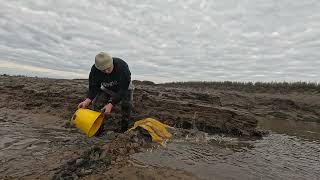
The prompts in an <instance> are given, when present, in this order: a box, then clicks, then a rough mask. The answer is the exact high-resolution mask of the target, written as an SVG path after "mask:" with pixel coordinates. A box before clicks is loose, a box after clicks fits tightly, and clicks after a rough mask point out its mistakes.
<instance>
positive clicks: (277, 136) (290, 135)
mask: <svg viewBox="0 0 320 180" xmlns="http://www.w3.org/2000/svg"><path fill="white" fill-rule="evenodd" d="M259 126H260V128H261V129H266V130H270V131H271V133H270V134H269V135H268V136H266V137H264V138H263V139H260V140H250V139H240V138H234V137H227V136H221V135H213V136H209V135H207V134H204V133H200V132H199V133H196V135H194V136H186V137H184V138H179V139H174V140H173V141H171V142H168V143H167V148H165V149H163V148H158V149H148V150H147V151H145V152H142V153H139V154H135V155H133V156H132V157H133V158H134V159H135V161H136V163H140V162H142V163H143V164H147V165H149V166H154V167H171V168H176V169H181V170H186V171H188V172H192V173H194V174H195V175H197V176H198V177H199V178H203V179H288V180H289V179H290V180H291V179H308V180H311V179H315V180H316V179H320V124H319V123H315V122H301V121H300V122H299V121H279V120H278V121H275V120H268V121H264V122H261V123H260V125H259Z"/></svg>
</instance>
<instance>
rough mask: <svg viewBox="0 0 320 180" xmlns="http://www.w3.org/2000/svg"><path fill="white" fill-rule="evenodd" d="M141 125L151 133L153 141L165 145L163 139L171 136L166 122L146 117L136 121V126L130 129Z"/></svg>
mask: <svg viewBox="0 0 320 180" xmlns="http://www.w3.org/2000/svg"><path fill="white" fill-rule="evenodd" d="M137 127H141V128H143V129H145V130H147V131H148V133H149V134H150V135H151V138H152V141H153V142H158V143H160V144H162V145H163V141H164V140H166V139H170V138H171V136H172V135H171V133H170V132H168V130H167V128H168V127H169V126H168V125H166V124H163V123H161V122H159V121H157V120H155V119H152V118H146V119H143V120H140V121H136V122H135V123H134V126H133V127H132V128H130V129H129V131H131V130H133V129H135V128H137Z"/></svg>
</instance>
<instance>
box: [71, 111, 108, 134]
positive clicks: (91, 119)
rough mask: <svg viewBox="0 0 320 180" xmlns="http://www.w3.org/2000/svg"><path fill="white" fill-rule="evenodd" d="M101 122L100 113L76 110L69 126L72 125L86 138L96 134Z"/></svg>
mask: <svg viewBox="0 0 320 180" xmlns="http://www.w3.org/2000/svg"><path fill="white" fill-rule="evenodd" d="M102 122H103V116H102V114H101V113H100V112H96V111H92V110H90V109H82V108H80V109H78V110H77V111H76V112H75V113H74V115H73V116H72V118H71V124H74V125H75V126H76V127H77V128H79V129H80V130H81V131H82V132H84V133H85V134H86V135H87V136H88V137H92V136H93V135H95V134H96V132H97V131H98V129H99V128H100V126H101V124H102Z"/></svg>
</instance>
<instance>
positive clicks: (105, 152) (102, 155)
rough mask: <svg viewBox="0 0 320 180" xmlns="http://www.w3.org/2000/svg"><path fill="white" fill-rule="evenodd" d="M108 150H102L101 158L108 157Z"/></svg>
mask: <svg viewBox="0 0 320 180" xmlns="http://www.w3.org/2000/svg"><path fill="white" fill-rule="evenodd" d="M107 155H108V152H107V150H104V151H102V153H101V154H100V159H104V158H105V157H107Z"/></svg>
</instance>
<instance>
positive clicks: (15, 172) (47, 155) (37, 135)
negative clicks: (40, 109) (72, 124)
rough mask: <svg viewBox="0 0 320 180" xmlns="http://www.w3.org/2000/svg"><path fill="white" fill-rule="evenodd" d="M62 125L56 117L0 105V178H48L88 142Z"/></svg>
mask: <svg viewBox="0 0 320 180" xmlns="http://www.w3.org/2000/svg"><path fill="white" fill-rule="evenodd" d="M64 124H65V120H63V119H61V118H59V117H57V116H51V115H48V114H32V113H30V112H28V111H24V110H10V109H6V108H0V137H1V138H0V179H36V178H40V179H48V176H49V175H51V173H53V172H54V171H55V169H56V168H57V167H59V166H61V165H62V164H64V163H65V162H66V160H67V159H70V158H71V157H73V156H76V155H77V154H80V153H81V151H82V150H84V149H85V148H84V147H87V146H88V145H90V143H92V142H91V141H90V140H88V139H87V138H85V137H84V136H82V134H80V133H77V132H75V133H72V132H73V131H74V129H68V128H64V127H63V125H64Z"/></svg>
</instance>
